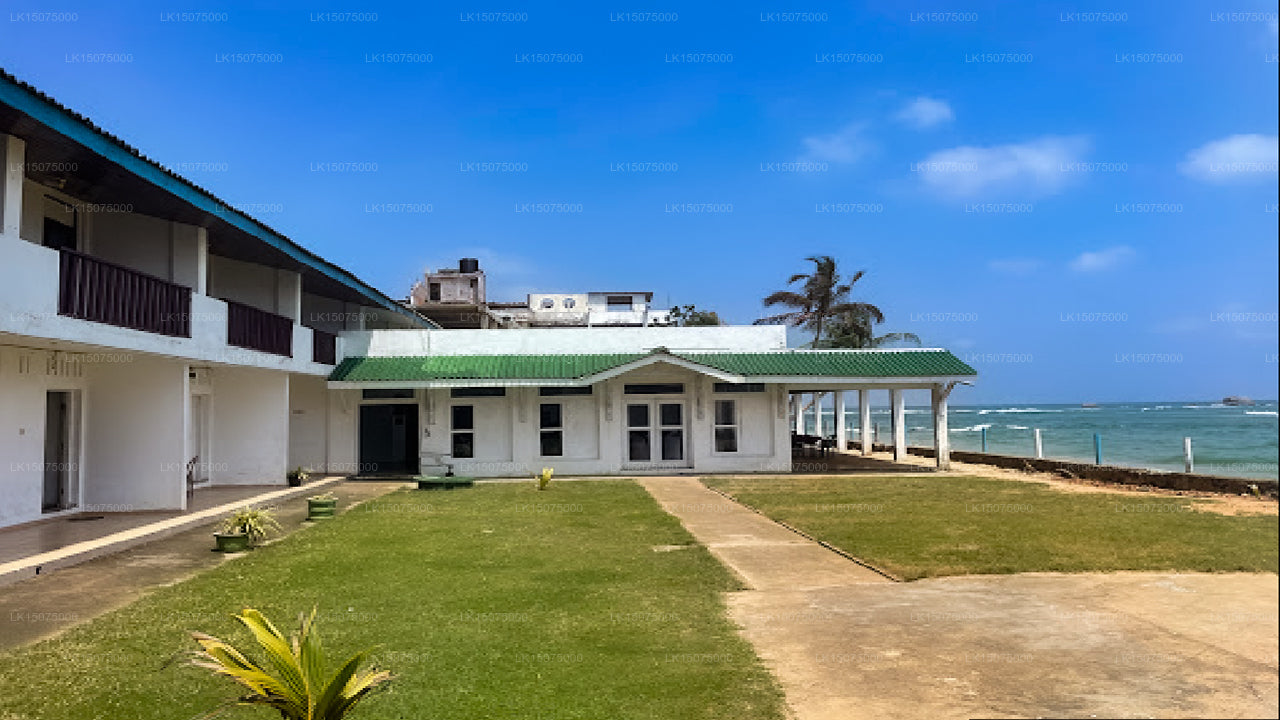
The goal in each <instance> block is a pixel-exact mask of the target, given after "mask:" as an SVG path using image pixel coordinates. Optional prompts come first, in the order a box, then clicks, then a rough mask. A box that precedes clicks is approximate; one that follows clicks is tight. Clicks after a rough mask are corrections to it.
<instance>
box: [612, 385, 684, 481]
mask: <svg viewBox="0 0 1280 720" xmlns="http://www.w3.org/2000/svg"><path fill="white" fill-rule="evenodd" d="M684 420H685V418H684V403H683V402H679V401H671V400H646V401H642V402H629V403H627V428H626V433H627V446H626V461H627V463H628V464H632V465H653V466H663V465H665V466H673V467H683V466H685V465H686V464H687V462H686V458H687V456H688V451H687V448H686V446H685V438H686V432H685V426H684Z"/></svg>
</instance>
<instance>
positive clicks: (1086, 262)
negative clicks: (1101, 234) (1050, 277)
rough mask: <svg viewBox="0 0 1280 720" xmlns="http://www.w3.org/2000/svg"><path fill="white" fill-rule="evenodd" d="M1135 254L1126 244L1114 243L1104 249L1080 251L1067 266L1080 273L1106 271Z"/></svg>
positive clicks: (1116, 266) (1118, 265) (1121, 263)
mask: <svg viewBox="0 0 1280 720" xmlns="http://www.w3.org/2000/svg"><path fill="white" fill-rule="evenodd" d="M1136 255H1137V253H1136V252H1134V250H1133V248H1131V247H1129V246H1128V245H1116V246H1115V247H1109V248H1106V249H1105V250H1097V251H1095V252H1085V253H1080V254H1079V255H1078V256H1076V258H1075V259H1074V260H1072V261H1071V263H1070V266H1069V267H1070V268H1071V269H1072V270H1075V271H1076V272H1081V273H1096V272H1106V271H1108V270H1114V269H1116V268H1118V267H1120V266H1121V265H1123V264H1124V263H1126V262H1128V261H1129V260H1131V259H1132V258H1133V257H1134V256H1136Z"/></svg>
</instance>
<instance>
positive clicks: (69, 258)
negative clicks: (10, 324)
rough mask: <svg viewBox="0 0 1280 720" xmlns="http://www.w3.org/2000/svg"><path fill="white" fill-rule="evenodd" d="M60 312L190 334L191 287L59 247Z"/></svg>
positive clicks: (171, 333) (145, 329)
mask: <svg viewBox="0 0 1280 720" xmlns="http://www.w3.org/2000/svg"><path fill="white" fill-rule="evenodd" d="M58 314H59V315H65V316H67V317H72V318H77V319H80V320H89V321H91V322H99V323H105V324H107V325H115V326H116V327H123V328H129V329H131V330H142V331H143V332H150V333H156V334H159V335H169V336H172V337H185V338H189V337H191V288H189V287H185V286H182V285H177V284H174V283H171V282H169V281H168V280H163V279H161V278H158V277H155V276H153V275H148V274H146V273H143V272H139V271H137V270H134V269H132V268H127V267H124V266H123V265H116V264H115V263H111V262H107V261H106V260H102V259H100V258H95V257H93V256H90V255H85V254H84V253H79V252H75V251H73V250H67V249H62V250H60V251H59V281H58Z"/></svg>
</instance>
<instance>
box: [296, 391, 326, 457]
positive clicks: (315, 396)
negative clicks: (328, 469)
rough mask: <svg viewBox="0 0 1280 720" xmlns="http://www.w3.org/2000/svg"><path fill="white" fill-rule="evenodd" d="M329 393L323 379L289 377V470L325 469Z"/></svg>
mask: <svg viewBox="0 0 1280 720" xmlns="http://www.w3.org/2000/svg"><path fill="white" fill-rule="evenodd" d="M328 405H329V398H328V390H326V389H325V381H324V378H317V377H309V376H306V375H291V376H289V468H290V469H292V468H296V467H303V468H306V469H307V470H313V471H323V470H324V469H325V463H326V457H327V452H326V451H327V448H328V445H329V442H328V427H329V418H328Z"/></svg>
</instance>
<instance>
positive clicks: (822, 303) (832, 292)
mask: <svg viewBox="0 0 1280 720" xmlns="http://www.w3.org/2000/svg"><path fill="white" fill-rule="evenodd" d="M805 260H808V261H809V262H811V263H813V265H814V267H813V272H811V273H808V274H805V273H797V274H795V275H792V276H791V277H790V279H788V280H787V284H788V285H794V284H796V283H798V282H802V283H803V284H802V285H801V286H800V291H799V292H796V291H794V290H779V291H777V292H775V293H772V294H771V295H769V297H766V298H765V299H764V304H765V307H773V306H775V305H782V306H785V307H789V308H793V309H792V310H790V311H788V312H785V313H781V314H779V315H773V316H770V317H766V318H761V319H759V320H757V321H756V322H755V324H756V325H767V324H776V323H786V324H788V325H791V326H794V327H803V328H804V329H806V330H812V331H813V346H814V347H820V346H822V345H823V340H822V330H823V326H824V325H825V324H826V323H827V322H829V321H830V320H832V319H833V318H838V317H849V318H859V319H863V320H867V321H870V322H871V323H882V322H884V313H882V312H880V308H878V307H876V306H875V305H872V304H871V303H864V302H852V301H850V300H849V293H850V291H852V289H853V285H854V283H856V282H858V281H859V280H861V279H862V276H863V275H865V274H866V271H865V270H859V271H858V272H856V273H854V274H853V277H851V278H849V280H848V282H843V283H842V282H840V280H841V278H840V272H839V271H838V270H837V269H836V261H835V258H833V257H831V256H830V255H813V256H810V257H807V258H805Z"/></svg>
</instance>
